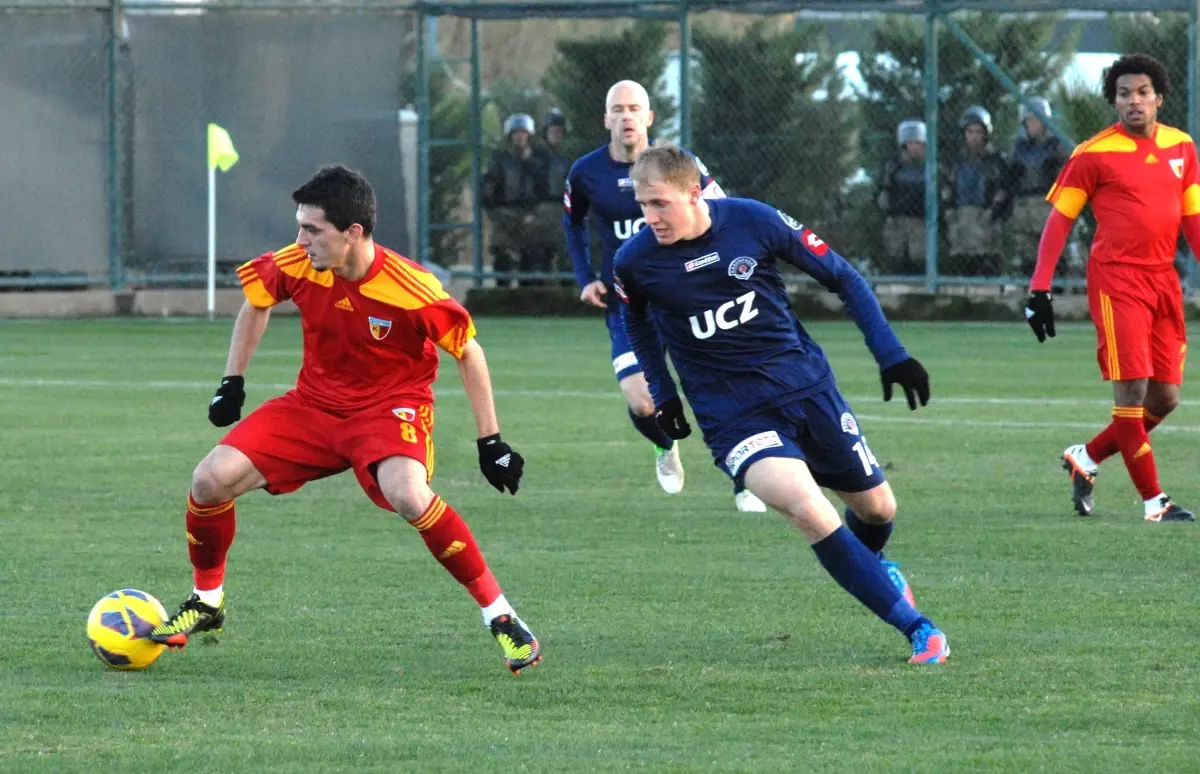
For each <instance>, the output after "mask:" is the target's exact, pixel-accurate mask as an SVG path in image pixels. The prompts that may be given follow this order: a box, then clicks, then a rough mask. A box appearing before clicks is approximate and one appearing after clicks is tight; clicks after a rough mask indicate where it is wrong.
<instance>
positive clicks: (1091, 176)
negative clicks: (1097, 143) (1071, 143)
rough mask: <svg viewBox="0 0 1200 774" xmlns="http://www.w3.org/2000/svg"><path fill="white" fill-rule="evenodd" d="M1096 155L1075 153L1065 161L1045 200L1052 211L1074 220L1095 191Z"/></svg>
mask: <svg viewBox="0 0 1200 774" xmlns="http://www.w3.org/2000/svg"><path fill="white" fill-rule="evenodd" d="M1097 158H1098V154H1097V153H1089V152H1083V153H1078V152H1077V153H1075V154H1074V155H1072V156H1071V158H1070V159H1068V160H1067V163H1066V165H1065V166H1064V167H1063V168H1062V171H1061V172H1059V173H1058V179H1057V180H1055V181H1054V186H1053V187H1052V188H1051V189H1050V192H1049V193H1048V194H1046V200H1047V201H1049V202H1050V203H1051V204H1053V205H1054V209H1056V210H1058V211H1059V212H1061V213H1062V214H1063V215H1065V216H1067V217H1068V218H1070V219H1072V220H1074V219H1075V218H1077V217H1079V213H1081V212H1083V207H1084V205H1086V204H1087V203H1088V199H1090V198H1091V197H1092V194H1093V193H1095V191H1096V173H1097V168H1096V160H1097Z"/></svg>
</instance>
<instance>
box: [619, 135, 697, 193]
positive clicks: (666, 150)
mask: <svg viewBox="0 0 1200 774" xmlns="http://www.w3.org/2000/svg"><path fill="white" fill-rule="evenodd" d="M629 176H630V177H631V178H633V183H634V185H650V184H651V183H653V182H654V181H656V180H661V181H662V182H664V183H668V184H669V185H673V186H675V187H676V188H679V189H680V190H683V191H686V190H688V189H690V188H691V187H692V186H694V185H700V165H699V164H697V163H696V157H695V156H693V155H692V154H690V153H688V152H687V151H685V150H684V149H683V148H680V147H679V146H678V145H669V144H662V145H653V146H651V147H649V148H647V149H646V150H644V151H642V152H641V153H639V154H638V157H637V160H636V161H634V162H633V169H632V170H631V171H630V173H629Z"/></svg>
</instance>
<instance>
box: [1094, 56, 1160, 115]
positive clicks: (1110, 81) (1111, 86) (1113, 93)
mask: <svg viewBox="0 0 1200 774" xmlns="http://www.w3.org/2000/svg"><path fill="white" fill-rule="evenodd" d="M1122 75H1148V76H1150V83H1152V84H1154V93H1155V94H1157V95H1159V96H1160V97H1165V96H1167V92H1169V91H1170V90H1171V79H1170V78H1169V77H1167V68H1165V67H1163V66H1162V62H1160V61H1158V60H1157V59H1155V58H1154V57H1152V56H1150V55H1149V54H1126V55H1125V56H1123V57H1121V58H1120V59H1118V60H1117V61H1115V62H1113V63H1112V65H1111V66H1110V67H1106V68H1104V99H1106V100H1108V104H1110V105H1115V104H1116V102H1117V79H1118V78H1120V77H1121V76H1122Z"/></svg>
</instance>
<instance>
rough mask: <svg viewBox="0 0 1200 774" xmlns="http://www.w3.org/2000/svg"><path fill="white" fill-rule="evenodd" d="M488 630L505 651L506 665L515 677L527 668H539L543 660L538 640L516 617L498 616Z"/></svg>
mask: <svg viewBox="0 0 1200 774" xmlns="http://www.w3.org/2000/svg"><path fill="white" fill-rule="evenodd" d="M488 628H490V629H491V631H492V636H493V637H495V638H496V642H498V643H500V647H501V648H502V649H503V650H504V665H505V666H506V667H508V668H509V669H510V670H512V673H513V674H514V675H517V674H520V673H521V670H522V669H524V668H525V667H531V666H537V665H538V662H539V661H541V660H542V650H541V648H540V647H539V646H538V641H537V638H536V637H534V636H533V632H531V631H529V627H528V626H526V625H525V622H524V621H522V620H521V619H520V618H517V616H516V615H509V614H507V613H506V614H504V615H498V616H496V617H495V618H493V619H492V623H491V626H489V627H488Z"/></svg>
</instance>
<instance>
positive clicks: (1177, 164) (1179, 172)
mask: <svg viewBox="0 0 1200 774" xmlns="http://www.w3.org/2000/svg"><path fill="white" fill-rule="evenodd" d="M1170 163H1171V171H1172V172H1174V173H1175V177H1177V178H1179V179H1180V180H1182V179H1183V159H1171V162H1170Z"/></svg>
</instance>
